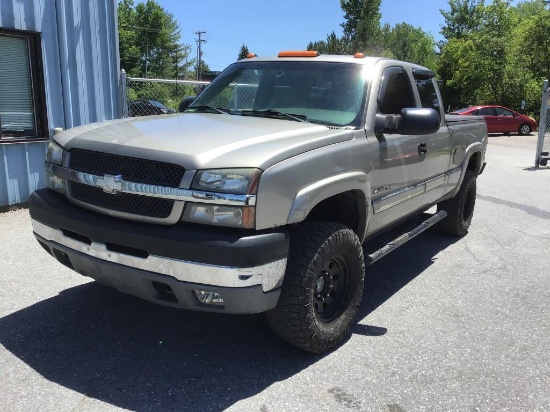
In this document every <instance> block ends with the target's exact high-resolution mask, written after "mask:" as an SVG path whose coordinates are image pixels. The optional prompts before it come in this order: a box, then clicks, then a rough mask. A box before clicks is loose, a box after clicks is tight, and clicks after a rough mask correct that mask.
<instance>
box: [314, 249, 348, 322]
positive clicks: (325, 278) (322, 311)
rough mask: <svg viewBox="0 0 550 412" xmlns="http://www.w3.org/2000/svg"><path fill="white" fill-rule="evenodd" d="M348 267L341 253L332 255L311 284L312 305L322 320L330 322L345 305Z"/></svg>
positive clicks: (338, 314)
mask: <svg viewBox="0 0 550 412" xmlns="http://www.w3.org/2000/svg"><path fill="white" fill-rule="evenodd" d="M350 279H351V275H350V268H349V264H348V261H347V259H346V258H345V257H344V256H342V255H333V256H331V257H330V258H329V259H327V261H326V262H325V264H324V265H323V267H322V268H321V271H320V272H319V273H318V275H317V278H316V279H315V283H314V285H313V293H314V295H313V305H314V307H315V313H316V314H317V317H318V318H319V320H321V321H322V322H325V323H328V322H332V321H333V320H334V319H336V318H338V317H339V316H340V315H341V314H342V312H344V310H345V309H346V307H347V301H348V300H349V294H350V286H351V285H350V283H351V282H350Z"/></svg>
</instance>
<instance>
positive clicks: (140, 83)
mask: <svg viewBox="0 0 550 412" xmlns="http://www.w3.org/2000/svg"><path fill="white" fill-rule="evenodd" d="M120 77H121V82H120V84H121V88H122V90H121V92H122V102H123V108H122V117H135V116H149V115H154V114H171V113H176V112H177V111H178V106H179V104H180V102H181V101H182V100H183V98H184V97H189V96H196V95H197V94H199V93H200V92H201V91H202V89H203V88H204V87H206V85H207V84H209V82H204V81H195V80H165V79H143V78H135V77H128V76H126V73H125V72H124V71H122V72H121V75H120Z"/></svg>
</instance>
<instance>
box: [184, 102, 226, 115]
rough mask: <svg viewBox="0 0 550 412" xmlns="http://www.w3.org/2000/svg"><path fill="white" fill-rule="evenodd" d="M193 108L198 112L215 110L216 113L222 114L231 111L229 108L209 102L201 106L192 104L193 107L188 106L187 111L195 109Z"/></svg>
mask: <svg viewBox="0 0 550 412" xmlns="http://www.w3.org/2000/svg"><path fill="white" fill-rule="evenodd" d="M193 109H194V110H196V111H197V112H214V113H220V114H228V113H229V110H228V109H223V108H221V107H214V106H209V105H207V104H203V105H200V106H191V107H188V108H187V110H186V111H189V110H193Z"/></svg>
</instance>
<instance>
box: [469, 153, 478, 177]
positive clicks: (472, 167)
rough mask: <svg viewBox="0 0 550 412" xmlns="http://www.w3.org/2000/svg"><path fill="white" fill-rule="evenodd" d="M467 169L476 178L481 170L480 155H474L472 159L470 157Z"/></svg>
mask: <svg viewBox="0 0 550 412" xmlns="http://www.w3.org/2000/svg"><path fill="white" fill-rule="evenodd" d="M467 169H468V170H471V171H472V172H474V173H475V175H476V176H477V175H478V174H479V171H480V170H481V153H479V152H477V153H474V154H473V155H472V157H470V160H469V161H468V167H467Z"/></svg>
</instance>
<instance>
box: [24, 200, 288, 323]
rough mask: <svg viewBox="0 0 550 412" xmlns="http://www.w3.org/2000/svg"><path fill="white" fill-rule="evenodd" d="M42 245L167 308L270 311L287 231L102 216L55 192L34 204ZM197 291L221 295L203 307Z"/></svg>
mask: <svg viewBox="0 0 550 412" xmlns="http://www.w3.org/2000/svg"><path fill="white" fill-rule="evenodd" d="M29 211H30V214H31V218H32V224H33V230H34V233H35V236H36V238H37V240H38V241H39V242H40V244H41V245H42V246H43V247H44V248H45V249H46V250H47V251H48V252H49V253H50V254H52V255H53V256H54V257H56V258H57V259H58V260H59V261H60V262H61V263H63V264H65V265H66V266H68V267H70V268H72V269H74V270H75V271H77V272H78V273H81V274H83V275H85V276H89V277H92V278H94V279H96V280H97V281H99V282H101V283H103V284H106V285H109V286H112V287H115V288H116V289H118V290H120V291H122V292H125V293H129V294H132V295H135V296H138V297H140V298H143V299H146V300H149V301H153V302H156V303H159V304H163V305H168V306H177V307H182V308H187V309H194V310H206V311H223V312H228V313H256V312H263V311H266V310H269V309H272V308H273V307H274V306H275V305H276V303H277V300H278V297H279V293H280V289H279V288H280V285H281V283H282V280H283V277H284V273H285V269H286V259H287V255H288V233H287V232H286V231H285V230H275V231H261V232H255V231H236V230H227V229H218V228H210V227H204V226H193V225H183V224H182V225H174V226H159V225H150V224H142V223H138V222H135V221H134V222H132V221H124V220H121V219H116V218H113V217H109V216H104V215H100V214H97V213H94V212H90V211H87V210H84V209H82V208H79V207H77V206H75V205H73V204H71V203H69V202H68V201H67V200H66V199H65V198H64V197H63V196H60V195H58V194H57V193H54V192H52V191H50V190H49V189H42V190H38V191H36V192H35V193H33V194H32V196H31V199H30V201H29ZM193 290H201V291H206V292H216V293H219V294H220V295H221V296H222V298H223V305H206V304H201V303H200V302H199V301H198V300H197V299H196V298H195V297H194V295H193V293H192V291H193Z"/></svg>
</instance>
